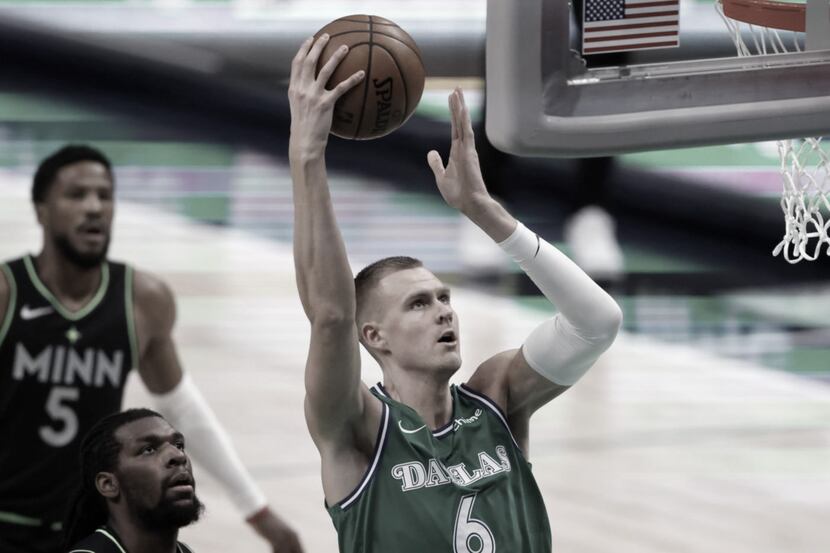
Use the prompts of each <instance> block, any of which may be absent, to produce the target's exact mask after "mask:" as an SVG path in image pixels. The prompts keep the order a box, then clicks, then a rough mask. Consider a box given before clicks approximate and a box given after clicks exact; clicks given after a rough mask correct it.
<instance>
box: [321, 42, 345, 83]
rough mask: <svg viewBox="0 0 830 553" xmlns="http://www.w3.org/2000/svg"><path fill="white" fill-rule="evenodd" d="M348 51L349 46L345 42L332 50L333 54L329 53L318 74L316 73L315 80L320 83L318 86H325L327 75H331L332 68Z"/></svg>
mask: <svg viewBox="0 0 830 553" xmlns="http://www.w3.org/2000/svg"><path fill="white" fill-rule="evenodd" d="M348 52H349V47H348V46H346V45H345V44H344V45H343V46H341V47H340V48H338V49H337V50H335V51H334V54H332V55H331V57H330V58H329V60H328V61H327V62H326V64H325V65H324V66H323V67H322V68H321V69H320V73H319V75H317V81H318V82H319V83H320V86H326V83H327V82H329V77H331V74H332V73H334V70H335V69H337V66H338V65H339V64H340V62H341V61H342V60H343V58H344V57H346V54H347V53H348Z"/></svg>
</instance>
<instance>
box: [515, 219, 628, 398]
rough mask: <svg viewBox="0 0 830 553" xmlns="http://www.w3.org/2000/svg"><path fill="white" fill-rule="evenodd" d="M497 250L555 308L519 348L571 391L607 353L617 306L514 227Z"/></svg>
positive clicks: (560, 258)
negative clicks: (511, 261) (514, 262)
mask: <svg viewBox="0 0 830 553" xmlns="http://www.w3.org/2000/svg"><path fill="white" fill-rule="evenodd" d="M499 246H501V248H502V249H503V250H504V251H505V252H506V253H507V254H508V255H510V256H511V257H512V258H513V260H514V261H516V263H518V264H519V266H520V267H521V268H522V269H523V270H524V271H525V273H527V275H528V276H529V277H530V279H531V280H532V281H533V283H534V284H536V286H537V287H538V288H539V290H540V291H541V292H542V293H543V294H544V295H545V297H546V298H547V299H548V300H549V301H550V302H551V303H552V304H554V305H555V306H556V307H557V308H558V309H559V313H557V314H556V315H555V316H554V317H553V318H552V319H550V320H548V321H546V322H544V323H542V324H541V325H540V326H539V327H537V328H536V329H535V330H534V331H533V332H531V334H530V336H528V338H527V340H526V341H525V343H524V345H523V346H522V353H523V354H524V357H525V359H526V360H527V362H528V364H529V365H530V366H531V367H532V368H533V369H534V370H535V371H536V372H538V373H539V374H541V375H542V376H544V377H545V378H547V379H548V380H550V381H552V382H554V383H556V384H560V385H563V386H571V385H573V384H574V383H576V381H577V380H579V378H580V377H581V376H582V375H583V374H585V372H587V370H588V369H589V368H590V367H591V365H593V364H594V362H595V361H596V360H597V358H598V357H599V356H600V354H601V353H602V352H603V351H605V350H606V349H608V347H609V346H610V345H611V344H612V343H613V342H614V338H615V337H616V336H617V332H618V331H619V328H620V324H621V323H622V312H621V311H620V308H619V306H618V305H617V302H615V301H614V300H613V298H611V296H609V295H608V294H607V293H606V292H605V290H603V289H602V288H600V287H599V286H598V285H597V284H596V283H595V282H594V281H593V280H591V278H590V277H589V276H588V275H586V274H585V272H583V271H582V269H580V268H579V267H578V266H577V265H576V263H574V262H573V261H571V260H570V259H568V257H567V256H566V255H565V254H563V253H562V252H560V251H559V250H558V249H556V248H555V247H553V246H552V245H550V244H549V243H548V242H546V241H545V240H542V239H541V238H540V237H539V236H538V235H536V234H535V233H533V232H531V231H530V230H528V228H527V227H525V226H524V225H523V224H521V223H519V224H518V226H517V227H516V230H515V231H513V234H511V235H510V236H509V237H508V238H507V239H506V240H504V241H503V242H500V243H499Z"/></svg>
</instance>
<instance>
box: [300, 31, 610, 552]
mask: <svg viewBox="0 0 830 553" xmlns="http://www.w3.org/2000/svg"><path fill="white" fill-rule="evenodd" d="M326 42H327V37H325V36H323V37H321V38H320V39H318V40H317V41H316V42H314V41H313V40H312V39H308V40H307V41H306V42H305V43H304V44H303V45H302V47H301V48H300V50H299V51H298V53H297V55H296V56H295V58H294V60H293V63H292V68H291V81H290V86H289V101H290V106H291V118H292V120H291V138H290V143H289V159H290V163H291V175H292V179H293V183H294V184H293V186H294V210H295V211H294V224H295V227H294V257H295V266H296V276H297V286H298V289H299V293H300V298H301V300H302V305H303V308H304V310H305V312H306V315H307V316H308V318H309V320H310V322H311V343H310V347H309V353H308V360H307V364H306V368H305V384H306V398H305V414H306V420H307V424H308V428H309V431H310V433H311V437H312V439H313V441H314V443H315V444H316V446H317V449H318V451H319V453H320V458H321V465H322V483H323V492H324V495H325V500H326V504H327V508H328V511H329V514H330V515H331V517H332V520H333V522H334V526H335V528H336V529H337V532H338V541H339V544H340V550H341V551H342V552H344V553H348V552H353V551H354V552H357V551H360V552H365V553H374V552H386V551H396V552H397V553H408V552H424V551H430V552H436V553H468V552H476V553H494V552H495V551H501V552H518V551H521V552H522V553H537V552H548V551H550V550H551V536H550V528H549V523H548V517H547V514H546V512H545V506H544V504H543V501H542V496H541V493H540V492H539V489H538V487H537V485H536V482H535V480H534V476H533V475H532V474H531V471H530V464H529V463H528V428H529V421H530V417H531V415H532V414H533V412H534V411H536V410H537V409H538V408H540V407H541V406H543V405H544V404H545V403H547V402H548V401H550V400H552V399H553V398H555V397H556V396H558V395H559V394H561V393H562V392H564V391H565V390H567V389H568V388H569V387H570V386H571V385H573V384H574V383H575V382H576V381H577V380H578V379H579V378H580V377H581V376H582V375H583V374H584V373H585V372H586V371H587V370H588V368H589V367H590V366H591V365H592V364H593V363H594V361H595V360H596V359H597V357H598V356H599V355H600V354H601V353H602V352H603V351H604V350H605V349H607V348H608V347H609V346H610V344H611V343H612V342H613V340H614V338H615V336H616V334H617V331H618V329H619V325H620V323H621V312H620V309H619V307H618V306H617V304H616V303H615V302H614V300H613V299H611V297H610V296H608V295H607V294H606V293H605V292H604V291H603V290H602V289H601V288H600V287H598V286H597V285H596V284H595V283H594V282H593V281H592V280H591V279H590V278H589V277H588V276H587V275H586V274H585V273H584V272H582V271H581V270H580V269H579V268H578V267H577V266H576V265H575V264H574V263H572V262H571V261H570V260H569V259H568V258H567V257H565V256H564V255H563V254H562V253H560V252H559V251H558V250H556V249H555V248H554V247H553V246H551V245H550V244H548V243H547V242H545V241H544V240H542V239H541V238H540V237H539V236H537V235H535V234H534V233H532V232H531V231H529V230H527V229H526V228H525V227H524V226H523V225H522V224H521V223H518V222H517V221H516V220H515V219H514V218H513V217H512V216H511V215H510V214H509V213H508V212H507V211H506V210H505V209H504V208H503V207H502V206H501V205H499V204H498V203H496V202H495V201H494V200H493V199H492V198H491V197H490V195H489V194H488V192H487V190H486V188H485V185H484V182H483V180H482V179H481V173H480V171H479V162H478V156H477V154H476V150H475V147H474V143H473V131H472V126H471V123H470V117H469V113H468V111H467V108H466V106H465V104H464V97H463V95H462V93H461V91H460V90H458V89H457V90H455V91H454V92H453V93H452V94H451V95H450V97H449V103H450V110H451V122H452V146H451V150H450V155H449V161H448V163H447V165H446V166H444V165H443V163H442V160H441V157H440V155H439V154H438V153H437V152H435V151H431V152H429V154H428V155H427V161H428V163H429V166H430V167H431V168H432V170H433V172H434V174H435V180H436V184H437V186H438V190H439V192H440V193H441V195H442V197H443V198H444V200H445V201H446V202H447V204H449V205H450V206H452V207H454V208H456V209H458V210H459V211H460V212H461V213H462V214H464V215H465V216H466V217H468V218H469V219H471V220H472V221H473V222H474V223H475V224H476V225H478V226H479V227H480V228H482V229H483V230H484V231H485V232H486V233H487V234H488V235H489V236H490V237H491V238H492V239H493V240H495V241H496V242H497V243H499V244H500V245H501V247H502V248H503V249H504V250H505V251H506V252H507V253H508V255H510V256H512V257H513V259H515V260H516V261H517V262H518V263H519V264H520V266H521V267H522V269H524V270H525V271H526V272H527V274H528V275H529V276H530V277H531V278H532V279H533V281H534V282H535V283H536V284H537V286H538V287H539V289H540V290H541V291H542V292H543V293H544V294H545V296H547V297H548V299H550V300H551V301H552V302H554V303H555V304H556V306H557V307H558V308H559V313H558V314H557V315H556V316H555V317H553V318H552V319H551V320H549V321H547V322H546V323H544V324H542V325H541V326H539V327H538V328H537V329H535V330H534V331H533V332H532V333H531V334H530V336H528V338H527V339H526V341H525V342H524V344H523V345H522V347H521V348H519V349H513V350H510V351H504V352H501V353H497V354H496V355H494V356H493V357H491V358H490V359H488V360H487V361H485V362H484V363H482V364H481V365H480V366H479V367H478V368H477V369H476V370H475V372H474V373H473V375H472V377H471V378H470V380H469V381H468V382H467V383H466V384H463V385H460V386H450V385H449V380H450V378H451V377H452V375H453V374H454V373H455V372H456V371H457V370H458V368H459V366H460V364H461V355H460V344H459V333H458V324H459V323H458V316H457V315H456V313H455V311H454V310H453V308H452V304H451V301H450V291H449V289H448V288H447V286H445V285H444V284H443V283H442V282H441V281H440V280H439V279H438V278H436V276H435V275H433V274H432V273H431V272H430V271H428V270H427V269H426V268H424V267H423V266H422V264H421V263H420V262H419V261H418V260H415V259H413V258H409V257H394V258H387V259H383V260H380V261H378V262H376V263H373V264H372V265H370V266H368V267H366V268H365V269H363V270H362V271H360V273H359V274H358V275H357V277H356V278H355V279H354V280H353V279H352V273H351V270H350V267H349V263H348V260H347V258H346V252H345V246H344V243H343V239H342V237H341V235H340V231H339V229H338V227H337V222H336V220H335V217H334V211H333V207H332V201H331V197H330V193H329V187H328V182H327V177H326V165H325V150H326V143H327V139H328V132H329V127H330V125H331V121H332V113H333V106H334V103H335V101H336V100H337V98H339V97H340V96H341V95H342V94H344V93H345V91H346V90H348V89H349V88H351V87H353V86H355V85H356V84H357V83H358V82H360V81H361V79H363V78H364V75H363V73H362V72H357V73H355V74H354V75H352V76H351V77H350V78H349V79H347V80H345V81H344V82H343V83H341V84H339V85H338V86H337V87H335V88H334V89H333V90H326V89H325V83H326V82H327V81H328V78H329V76H330V75H331V74H332V72H333V70H334V68H335V67H336V65H337V64H338V63H339V62H340V60H342V59H343V57H344V56H345V54H346V50H345V49H343V50H340V51H338V52H337V54H335V55H334V56H333V57H332V58H331V60H330V61H329V62H327V63H326V65H324V66H323V68H322V69H321V70H320V73H319V75H318V76H317V77H315V66H316V64H317V59H318V57H319V55H320V52H321V50H322V49H323V47H324V46H325V44H326ZM358 344H362V345H363V346H364V347H365V348H366V349H367V350H368V351H369V353H370V354H371V355H372V356H373V357H374V358H375V359H376V360H377V361H378V363H379V364H380V366H381V368H382V370H383V384H378V385H376V386H374V387H372V389H371V390H369V389H367V388H366V386H364V385H363V383H362V382H361V378H360V354H359V346H358Z"/></svg>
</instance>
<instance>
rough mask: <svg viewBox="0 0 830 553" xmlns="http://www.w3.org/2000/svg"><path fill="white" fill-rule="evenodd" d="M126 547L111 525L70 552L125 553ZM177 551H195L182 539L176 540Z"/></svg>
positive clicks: (99, 529) (191, 552)
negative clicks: (181, 540)
mask: <svg viewBox="0 0 830 553" xmlns="http://www.w3.org/2000/svg"><path fill="white" fill-rule="evenodd" d="M125 551H126V548H125V547H124V546H123V545H122V544H121V538H119V537H118V534H116V533H115V530H113V529H112V528H110V527H109V526H102V527H100V528H98V529H97V530H95V532H93V533H92V534H90V535H89V536H87V537H86V539H84V540H83V541H81V542H79V543H77V544H76V545H75V546H74V547H72V549H70V550H69V553H124V552H125ZM176 553H193V550H192V549H190V547H189V546H187V545H185V544H183V543H182V542H180V541H177V542H176Z"/></svg>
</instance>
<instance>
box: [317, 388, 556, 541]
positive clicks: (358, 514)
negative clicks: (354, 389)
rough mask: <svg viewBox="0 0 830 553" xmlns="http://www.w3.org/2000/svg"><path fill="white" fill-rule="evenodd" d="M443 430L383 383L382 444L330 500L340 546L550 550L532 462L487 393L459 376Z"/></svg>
mask: <svg viewBox="0 0 830 553" xmlns="http://www.w3.org/2000/svg"><path fill="white" fill-rule="evenodd" d="M451 392H452V399H453V416H452V420H451V421H450V422H449V423H448V424H447V425H445V426H444V427H442V428H439V429H437V430H434V431H430V429H429V428H428V427H427V426H426V425H425V424H424V421H423V420H422V419H421V417H420V416H419V415H418V413H416V412H415V410H414V409H412V408H410V407H407V406H406V405H404V404H402V403H399V402H397V401H395V400H393V399H392V398H390V397H389V395H388V394H387V393H386V391H385V390H384V388H383V386H382V385H380V384H377V385H375V386H373V387H372V393H373V394H374V395H375V396H377V397H378V398H379V399H380V400H381V401H382V402H383V415H382V417H381V424H380V429H379V431H378V439H377V443H376V445H375V453H374V456H373V458H372V461H371V463H370V465H369V468H368V469H367V470H366V474H365V475H364V476H363V479H362V480H361V482H360V484H359V485H358V486H357V488H355V490H354V491H353V492H352V493H351V494H349V495H348V496H347V497H346V498H345V499H343V500H342V501H340V502H339V503H337V504H336V505H333V506H331V507H329V509H328V511H329V514H330V515H331V518H332V520H333V522H334V526H335V528H336V529H337V535H338V541H339V543H340V552H341V553H389V552H395V553H497V552H498V553H547V552H549V551H550V550H551V537H550V525H549V523H548V515H547V512H546V511H545V505H544V503H543V501H542V494H541V493H540V492H539V488H538V487H537V486H536V481H535V480H534V478H533V475H532V474H531V471H530V464H529V463H528V462H527V461H526V460H525V458H524V455H523V453H522V451H521V450H520V449H519V446H518V445H517V444H516V442H515V440H514V439H513V436H512V434H511V433H510V429H509V427H508V426H507V419H506V418H505V416H504V414H503V413H502V412H501V410H500V409H499V408H498V406H497V405H496V404H495V403H494V402H493V401H492V400H490V399H489V398H487V397H486V396H484V395H482V394H480V393H478V392H476V391H474V390H471V389H470V388H468V387H466V386H464V385H461V386H452V387H451Z"/></svg>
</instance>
